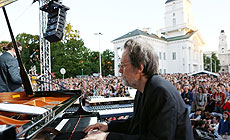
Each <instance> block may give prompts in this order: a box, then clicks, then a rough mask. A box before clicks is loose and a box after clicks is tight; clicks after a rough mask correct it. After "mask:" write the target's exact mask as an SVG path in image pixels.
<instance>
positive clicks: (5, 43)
mask: <svg viewBox="0 0 230 140" xmlns="http://www.w3.org/2000/svg"><path fill="white" fill-rule="evenodd" d="M7 43H9V42H8V41H1V42H0V53H1V52H3V47H5V46H6V45H7Z"/></svg>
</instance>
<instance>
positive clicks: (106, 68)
mask: <svg viewBox="0 0 230 140" xmlns="http://www.w3.org/2000/svg"><path fill="white" fill-rule="evenodd" d="M65 29H66V30H65V32H64V40H62V41H59V42H56V43H51V48H50V52H51V72H52V73H55V76H56V78H62V74H61V73H60V69H61V68H65V69H66V74H65V78H67V77H75V76H76V75H82V74H83V75H92V74H93V73H98V72H99V52H97V51H91V50H90V49H88V48H87V47H85V45H84V42H83V40H82V39H81V38H80V36H79V31H77V30H74V29H73V28H72V26H71V25H70V24H67V26H66V28H65ZM16 40H17V41H19V42H20V43H21V44H22V47H23V51H22V54H21V58H22V62H23V64H24V66H25V68H26V70H27V71H28V72H29V71H30V69H31V68H32V66H34V65H35V66H36V69H37V73H38V74H40V56H39V55H40V41H39V36H38V35H30V34H26V33H21V34H18V35H17V37H16ZM0 45H1V42H0ZM0 51H1V50H0ZM35 51H37V53H36V56H35V57H34V58H32V59H31V58H30V55H31V54H33V53H34V52H35ZM101 58H102V59H101V60H102V74H103V76H107V75H109V74H111V75H114V60H113V59H114V53H113V52H112V51H110V50H106V51H104V52H103V53H102V54H101Z"/></svg>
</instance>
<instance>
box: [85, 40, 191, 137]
mask: <svg viewBox="0 0 230 140" xmlns="http://www.w3.org/2000/svg"><path fill="white" fill-rule="evenodd" d="M124 49H125V50H124V52H123V54H122V59H121V65H119V67H120V70H119V72H120V73H121V74H122V77H123V81H124V84H125V85H127V86H130V87H133V88H135V89H137V93H136V96H135V101H134V115H133V117H132V118H131V119H127V120H122V121H120V120H119V121H117V120H116V121H111V122H110V123H109V124H102V123H97V124H94V125H90V126H88V127H87V128H85V129H84V130H83V131H84V132H85V133H88V132H90V134H88V135H86V137H85V138H84V139H83V140H87V139H97V140H104V139H108V140H129V139H130V140H134V139H135V140H137V139H140V140H142V139H146V140H147V139H177V140H179V139H181V140H190V139H191V140H192V139H193V134H192V127H191V124H190V121H189V117H188V110H187V109H186V105H185V104H184V102H183V100H182V98H181V97H180V95H179V94H178V91H177V89H176V88H175V87H174V86H173V85H172V84H171V83H170V82H169V81H167V80H165V79H163V78H162V77H161V76H160V75H158V66H159V62H158V55H157V53H156V52H155V51H154V50H153V48H152V47H151V46H150V45H149V44H147V43H146V42H142V41H141V40H138V39H136V40H132V39H130V40H128V41H127V42H126V43H125V45H124ZM95 129H97V130H98V131H91V130H95Z"/></svg>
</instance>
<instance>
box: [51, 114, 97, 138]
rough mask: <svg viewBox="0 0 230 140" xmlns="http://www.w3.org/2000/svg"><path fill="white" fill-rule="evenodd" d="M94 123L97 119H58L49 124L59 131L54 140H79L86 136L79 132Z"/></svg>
mask: <svg viewBox="0 0 230 140" xmlns="http://www.w3.org/2000/svg"><path fill="white" fill-rule="evenodd" d="M95 123H97V117H74V118H66V119H61V118H59V119H57V120H55V122H53V123H52V124H51V127H55V129H56V130H58V131H61V133H60V134H58V135H57V136H56V137H55V138H54V140H68V139H69V140H78V139H79V140H80V139H82V138H83V137H84V136H85V135H86V134H85V133H83V132H81V131H82V130H83V129H84V128H86V127H87V126H88V125H91V124H95Z"/></svg>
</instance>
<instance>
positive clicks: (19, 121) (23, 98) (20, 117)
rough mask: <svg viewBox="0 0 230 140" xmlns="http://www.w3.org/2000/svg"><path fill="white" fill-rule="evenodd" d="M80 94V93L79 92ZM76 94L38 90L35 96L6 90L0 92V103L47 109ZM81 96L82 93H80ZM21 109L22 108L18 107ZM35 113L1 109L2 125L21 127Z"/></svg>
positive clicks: (0, 122) (0, 121)
mask: <svg viewBox="0 0 230 140" xmlns="http://www.w3.org/2000/svg"><path fill="white" fill-rule="evenodd" d="M67 92H73V93H74V92H75V93H76V92H79V91H67ZM78 94H79V93H78ZM73 95H74V94H65V92H61V91H59V92H55V91H49V92H37V93H35V94H34V96H31V95H29V96H27V95H26V93H25V92H4V93H0V103H3V102H4V103H7V104H8V103H10V104H22V105H29V106H36V107H42V108H46V109H52V108H54V107H55V106H57V105H59V104H61V103H62V102H64V101H66V100H67V99H69V98H70V97H72V96H73ZM79 96H80V95H79ZM18 110H20V108H18ZM32 117H34V116H33V115H28V114H26V113H25V114H22V113H15V112H10V111H2V110H0V125H3V124H6V125H16V126H17V127H20V126H22V125H24V124H25V123H27V122H29V121H30V118H32Z"/></svg>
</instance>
